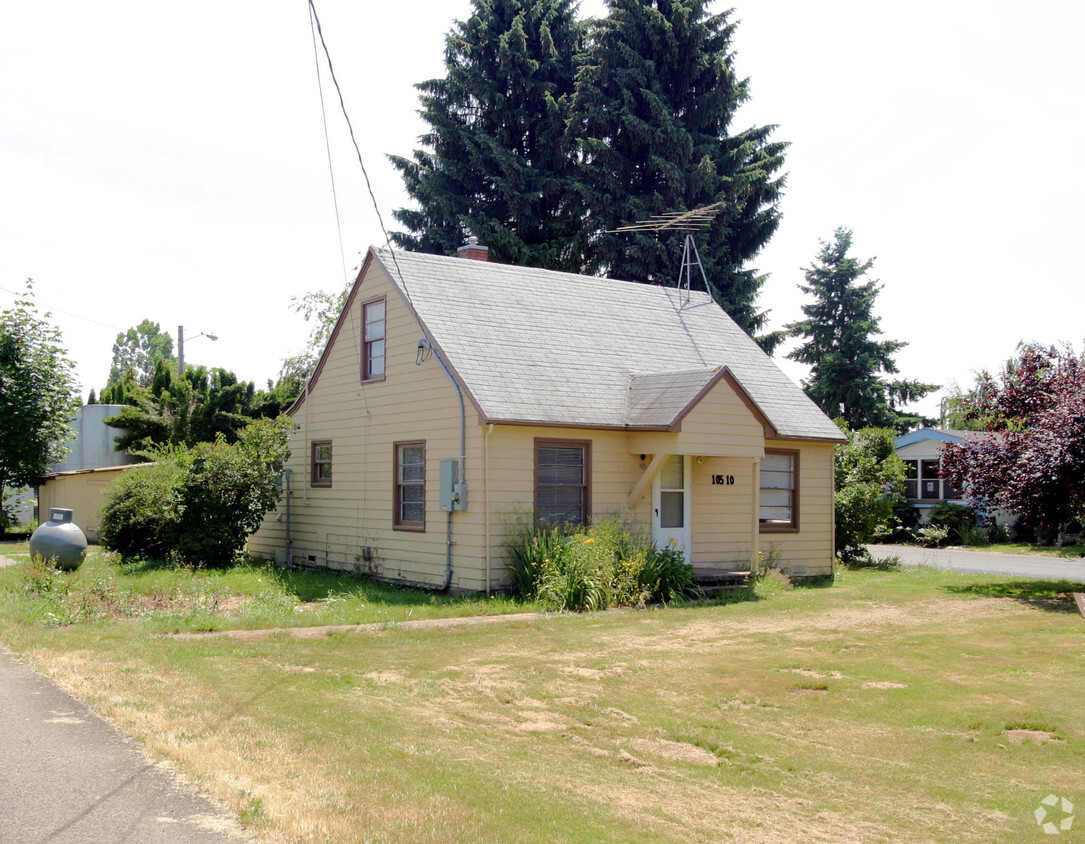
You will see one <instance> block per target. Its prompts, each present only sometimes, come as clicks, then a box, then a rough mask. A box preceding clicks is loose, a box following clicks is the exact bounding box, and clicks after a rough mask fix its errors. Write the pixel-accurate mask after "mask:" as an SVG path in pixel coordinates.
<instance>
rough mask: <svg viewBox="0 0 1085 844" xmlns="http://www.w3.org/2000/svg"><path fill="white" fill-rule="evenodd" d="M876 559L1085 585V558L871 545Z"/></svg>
mask: <svg viewBox="0 0 1085 844" xmlns="http://www.w3.org/2000/svg"><path fill="white" fill-rule="evenodd" d="M867 550H868V551H870V553H871V554H872V555H873V557H874V559H883V558H885V557H899V558H900V562H901V565H905V566H932V567H934V568H939V569H951V570H952V571H959V572H963V573H966V574H978V573H984V574H1008V575H1012V576H1013V577H1027V578H1030V579H1033V580H1073V581H1077V582H1080V583H1085V558H1082V557H1042V556H1040V555H1038V554H996V553H993V552H990V551H983V550H980V549H962V548H918V547H916V546H914V545H868V546H867Z"/></svg>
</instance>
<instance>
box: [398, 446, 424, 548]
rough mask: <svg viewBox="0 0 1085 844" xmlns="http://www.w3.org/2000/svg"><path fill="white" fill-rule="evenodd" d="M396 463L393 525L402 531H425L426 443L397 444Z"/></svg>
mask: <svg viewBox="0 0 1085 844" xmlns="http://www.w3.org/2000/svg"><path fill="white" fill-rule="evenodd" d="M395 463H396V476H395V502H394V506H395V512H394V513H393V518H392V524H393V526H394V527H396V528H399V529H401V530H425V529H426V443H425V441H424V440H421V441H418V442H409V443H396V444H395Z"/></svg>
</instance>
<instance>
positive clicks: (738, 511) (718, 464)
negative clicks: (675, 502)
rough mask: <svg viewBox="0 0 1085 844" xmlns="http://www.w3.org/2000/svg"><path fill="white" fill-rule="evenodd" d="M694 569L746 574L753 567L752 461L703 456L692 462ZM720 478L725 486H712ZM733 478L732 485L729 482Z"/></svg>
mask: <svg viewBox="0 0 1085 844" xmlns="http://www.w3.org/2000/svg"><path fill="white" fill-rule="evenodd" d="M692 464H693V466H692V469H693V471H692V477H691V482H692V489H691V494H692V496H693V501H692V507H691V510H692V521H693V539H692V544H693V553H692V555H691V560H690V561H691V562H692V563H693V566H694V568H697V567H712V568H724V569H737V570H740V571H746V570H748V569H749V567H750V558H751V548H750V543H751V541H752V536H753V528H752V525H753V521H752V520H753V502H752V501H751V500H750V485H751V483H752V480H751V475H752V472H753V459H752V458H747V457H703V458H697V457H695V458H693V461H692ZM714 475H721V476H722V477H723V479H724V483H722V484H714V483H712V478H713V476H714ZM729 478H734V483H733V484H728V483H727V482H726V481H727V479H729Z"/></svg>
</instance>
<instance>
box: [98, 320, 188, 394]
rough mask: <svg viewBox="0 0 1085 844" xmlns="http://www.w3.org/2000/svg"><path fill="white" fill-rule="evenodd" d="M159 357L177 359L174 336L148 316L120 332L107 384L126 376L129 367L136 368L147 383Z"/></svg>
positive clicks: (137, 373) (140, 378) (138, 377)
mask: <svg viewBox="0 0 1085 844" xmlns="http://www.w3.org/2000/svg"><path fill="white" fill-rule="evenodd" d="M160 360H161V361H173V360H174V357H173V338H172V337H171V336H170V335H169V334H168V333H166V332H164V331H163V330H162V328H161V327H160V326H159V324H158V323H157V322H151V321H150V320H149V319H145V320H143V322H141V323H140V324H139V325H137V326H135V327H134V328H129V329H128V330H127V331H123V332H121V333H120V334H118V335H117V339H116V340H115V341H114V342H113V362H112V364H111V365H110V367H109V380H108V382H107V386H108V385H112V384H115V383H116V382H117V381H119V380H120V379H121V378H123V377H124V374H125V372H127V371H128V370H129V369H133V370H135V373H136V379H137V380H138V381H139V383H140V384H142V385H143V386H147V385H148V384H150V382H151V378H152V377H153V376H154V370H155V365H156V364H157V363H158V361H160Z"/></svg>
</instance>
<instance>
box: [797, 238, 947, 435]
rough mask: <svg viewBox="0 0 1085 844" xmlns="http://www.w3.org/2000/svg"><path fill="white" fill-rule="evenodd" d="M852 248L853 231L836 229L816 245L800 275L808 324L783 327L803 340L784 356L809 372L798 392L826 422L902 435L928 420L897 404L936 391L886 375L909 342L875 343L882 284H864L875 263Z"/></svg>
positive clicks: (867, 282)
mask: <svg viewBox="0 0 1085 844" xmlns="http://www.w3.org/2000/svg"><path fill="white" fill-rule="evenodd" d="M851 244H852V232H851V230H850V229H845V228H838V229H837V230H836V232H835V233H834V239H833V242H832V243H826V242H825V241H821V250H820V251H819V252H818V256H817V262H816V263H815V264H814V266H812V267H809V268H808V269H807V270H806V271H805V276H806V284H800V285H799V288H800V289H801V290H802V291H803V292H804V293H807V294H809V295H811V296H813V297H814V301H813V302H812V303H810V304H807V305H803V306H802V312H803V313H804V314H805V315H806V319H804V320H800V321H798V322H793V323H791V324H790V325H788V326H787V327H786V330H787V332H788V333H789V334H790V335H791V336H793V337H801V338H804V340H803V342H802V344H801V345H799V346H798V348H796V349H794V350H793V351H792V352H790V353H789V354H788V357H789V358H791V359H792V360H796V361H799V362H800V363H805V364H808V365H809V366H810V368H811V372H810V377H809V378H808V379H806V380H805V381H804V382H803V389H805V390H806V394H807V395H808V396H810V398H811V399H812V400H813V401H814V403H815V404H816V405H817V406H818V407H820V408H821V409H822V410H823V411H825V413H827V414H828V415H829V416H831V417H834V418H842V419H843V420H844V421H845V422H847V423H848V427H849V428H851V429H852V430H859V429H860V428H868V427H874V428H895V429H896V430H897V431H900V432H904V431H906V430H908V429H909V428H911V427H914V426H915V425H916V424H919V423H922V422H924V421H926V420H924V419H923V417H921V416H919V415H918V414H914V413H904V412H902V411H901V410H900V409H899V407H900V405H902V404H906V403H908V402H912V401H915V400H917V399H920V398H922V397H923V396H925V395H927V393H930V392H932V391H933V390H937V389H938V385H936V384H923V383H921V382H919V381H907V380H896V381H888V380H886V379H885V378H884V377H883V373H884V374H894V373H896V372H897V366H896V363H894V361H893V356H894V355H895V354H896V353H897V352H899V351H900V350H901V349H903V348H904V347H905V346H907V345H908V344H907V343H905V342H902V341H900V340H878V339H876V337H877V336H878V335H879V334H881V333H882V332H881V329H880V328H879V327H878V326H879V323H880V320H879V318H878V317H876V316H874V301H875V299H877V297H878V293H879V292H880V291H881V286H880V285H879V284H878V282H877V281H876V280H872V281H863V277H864V276H865V275H866V273H867V271H868V270H869V269H870V268H871V267H872V266H873V265H874V259H873V258H871V259H868V260H865V261H863V260H860V259H858V258H854V257H852V256H850V255H849V254H848V251H849V250H850V249H851Z"/></svg>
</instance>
